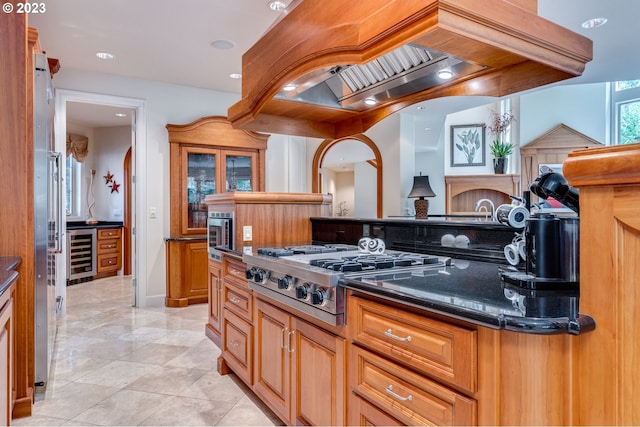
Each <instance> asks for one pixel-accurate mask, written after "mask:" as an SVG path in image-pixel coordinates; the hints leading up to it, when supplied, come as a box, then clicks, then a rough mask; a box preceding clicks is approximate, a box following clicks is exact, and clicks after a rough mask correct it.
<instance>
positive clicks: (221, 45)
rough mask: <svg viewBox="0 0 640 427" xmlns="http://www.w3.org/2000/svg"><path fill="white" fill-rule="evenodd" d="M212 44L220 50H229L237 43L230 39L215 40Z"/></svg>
mask: <svg viewBox="0 0 640 427" xmlns="http://www.w3.org/2000/svg"><path fill="white" fill-rule="evenodd" d="M211 46H212V47H214V48H216V49H220V50H229V49H233V48H234V47H236V45H235V43H234V42H232V41H230V40H214V41H212V42H211Z"/></svg>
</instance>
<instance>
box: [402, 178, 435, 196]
mask: <svg viewBox="0 0 640 427" xmlns="http://www.w3.org/2000/svg"><path fill="white" fill-rule="evenodd" d="M435 196H436V194H435V193H434V192H433V190H432V189H431V185H430V184H429V177H428V176H422V175H420V176H414V177H413V188H412V189H411V192H410V193H409V195H408V196H407V197H420V198H423V197H435Z"/></svg>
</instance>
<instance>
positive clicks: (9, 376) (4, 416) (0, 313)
mask: <svg viewBox="0 0 640 427" xmlns="http://www.w3.org/2000/svg"><path fill="white" fill-rule="evenodd" d="M11 292H13V291H11ZM5 301H6V302H5ZM2 303H3V304H2V310H0V422H2V425H5V426H8V425H11V412H12V409H13V403H14V402H13V399H12V397H13V375H14V370H13V295H11V297H9V298H6V295H5V298H3V301H2Z"/></svg>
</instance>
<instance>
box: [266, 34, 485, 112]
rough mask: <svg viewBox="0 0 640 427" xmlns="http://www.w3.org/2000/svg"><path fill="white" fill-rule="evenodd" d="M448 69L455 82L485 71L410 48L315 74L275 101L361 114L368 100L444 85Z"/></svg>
mask: <svg viewBox="0 0 640 427" xmlns="http://www.w3.org/2000/svg"><path fill="white" fill-rule="evenodd" d="M444 69H447V70H449V71H451V72H452V73H453V76H454V77H453V79H454V80H455V79H459V78H460V77H463V76H467V75H470V74H473V73H475V72H477V71H480V70H482V69H484V67H482V66H479V65H473V64H470V63H467V62H464V61H463V60H461V59H459V58H456V57H455V56H453V55H448V54H445V53H442V52H439V51H437V50H434V49H427V48H424V47H421V46H414V45H411V44H407V45H404V46H401V47H399V48H397V49H395V50H393V51H391V52H389V53H387V54H385V55H382V56H380V57H378V58H376V59H374V60H372V61H370V62H367V63H365V64H354V65H338V66H333V67H328V68H324V69H321V70H316V71H314V72H313V73H311V74H308V75H306V76H304V77H302V78H300V79H298V80H296V81H295V82H293V83H292V84H291V85H290V87H292V88H294V89H293V90H289V91H284V90H283V91H281V92H280V93H279V94H277V95H276V98H281V99H288V100H293V101H299V102H306V103H310V104H316V105H324V106H329V107H336V108H344V109H352V110H357V111H362V110H365V109H367V108H370V105H367V104H366V103H365V99H370V100H375V102H376V103H379V102H384V101H386V100H388V99H391V98H398V97H402V96H404V95H409V94H412V93H415V92H416V91H417V90H424V89H428V88H430V87H433V86H436V85H438V84H442V83H443V79H442V78H440V77H438V72H439V71H441V70H444Z"/></svg>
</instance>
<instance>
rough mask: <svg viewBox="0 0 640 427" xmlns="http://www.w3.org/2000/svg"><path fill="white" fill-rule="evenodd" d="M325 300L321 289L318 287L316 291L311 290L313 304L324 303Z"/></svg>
mask: <svg viewBox="0 0 640 427" xmlns="http://www.w3.org/2000/svg"><path fill="white" fill-rule="evenodd" d="M323 301H324V294H323V293H322V290H321V289H316V290H315V291H313V292H311V304H313V305H319V304H322V303H323Z"/></svg>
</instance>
